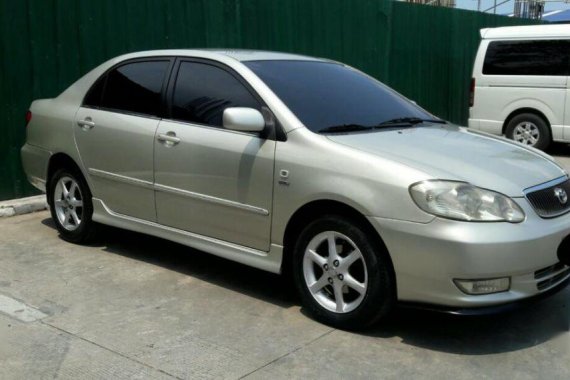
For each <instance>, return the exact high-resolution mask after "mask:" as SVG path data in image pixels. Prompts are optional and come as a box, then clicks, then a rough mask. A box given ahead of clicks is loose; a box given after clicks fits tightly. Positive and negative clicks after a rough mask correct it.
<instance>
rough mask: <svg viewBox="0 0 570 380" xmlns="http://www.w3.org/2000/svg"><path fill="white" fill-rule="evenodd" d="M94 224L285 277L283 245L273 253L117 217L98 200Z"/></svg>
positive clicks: (121, 216)
mask: <svg viewBox="0 0 570 380" xmlns="http://www.w3.org/2000/svg"><path fill="white" fill-rule="evenodd" d="M93 220H94V221H95V222H98V223H102V224H107V225H109V226H113V227H118V228H124V229H126V230H131V231H135V232H140V233H143V234H147V235H152V236H156V237H159V238H163V239H167V240H171V241H174V242H176V243H179V244H183V245H186V246H188V247H192V248H195V249H198V250H200V251H204V252H207V253H210V254H212V255H216V256H220V257H223V258H225V259H228V260H232V261H236V262H238V263H241V264H245V265H248V266H251V267H254V268H258V269H261V270H265V271H268V272H272V273H281V261H282V258H283V247H282V246H280V245H276V244H271V247H270V249H269V252H264V251H259V250H256V249H253V248H249V247H244V246H241V245H238V244H234V243H230V242H227V241H223V240H219V239H215V238H211V237H208V236H203V235H198V234H195V233H192V232H188V231H184V230H179V229H177V228H172V227H167V226H163V225H161V224H158V223H154V222H149V221H146V220H142V219H138V218H133V217H130V216H127V215H122V214H117V213H115V212H113V211H112V210H110V209H109V208H108V207H107V206H106V205H105V203H103V201H102V200H100V199H97V198H93Z"/></svg>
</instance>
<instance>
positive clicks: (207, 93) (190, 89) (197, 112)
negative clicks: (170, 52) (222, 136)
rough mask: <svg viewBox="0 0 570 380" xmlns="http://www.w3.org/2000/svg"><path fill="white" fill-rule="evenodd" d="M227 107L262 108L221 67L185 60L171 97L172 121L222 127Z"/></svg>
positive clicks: (250, 94)
mask: <svg viewBox="0 0 570 380" xmlns="http://www.w3.org/2000/svg"><path fill="white" fill-rule="evenodd" d="M228 107H249V108H255V109H257V110H260V109H261V104H260V102H258V101H257V99H256V98H255V97H254V96H253V95H252V93H251V92H250V91H249V90H248V89H247V88H246V87H245V86H244V85H243V84H242V83H241V81H239V80H238V79H237V78H236V77H235V76H234V75H232V74H231V73H229V72H228V71H226V70H224V69H222V68H221V67H218V66H214V65H211V64H207V63H201V62H190V61H182V62H181V63H180V68H179V70H178V75H177V79H176V84H175V86H174V95H173V98H172V118H173V119H175V120H180V121H186V122H190V123H198V124H204V125H208V126H212V127H222V116H223V113H224V110H225V109H226V108H228Z"/></svg>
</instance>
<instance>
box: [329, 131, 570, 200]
mask: <svg viewBox="0 0 570 380" xmlns="http://www.w3.org/2000/svg"><path fill="white" fill-rule="evenodd" d="M327 137H328V138H329V139H330V140H332V141H334V142H337V143H340V144H344V145H347V146H349V147H352V148H355V149H359V150H362V151H366V152H368V153H372V154H375V155H378V156H381V157H383V158H387V159H390V160H392V161H396V162H399V163H401V164H404V165H406V166H409V167H412V168H414V169H417V170H420V171H422V172H424V173H426V174H428V175H430V176H433V177H434V178H438V179H449V180H457V181H464V182H469V183H471V184H473V185H475V186H479V187H482V188H485V189H489V190H494V191H498V192H500V193H503V194H506V195H508V196H511V197H520V196H523V190H524V189H527V188H529V187H532V186H535V185H538V184H542V183H545V182H548V181H550V180H553V179H555V178H559V177H561V176H564V175H566V173H565V172H564V170H563V169H562V168H561V167H560V166H558V165H557V164H556V163H554V162H553V161H552V160H551V159H549V157H548V156H547V155H546V154H543V153H541V152H538V151H536V150H534V149H530V148H526V147H524V146H521V145H519V144H517V143H515V142H512V141H509V140H506V139H503V138H499V137H494V136H490V135H487V134H482V133H480V132H475V131H473V130H469V129H467V128H461V127H457V126H454V125H439V124H438V125H435V124H434V125H422V126H417V127H411V128H404V129H390V130H378V131H374V132H368V133H350V134H342V135H341V134H338V135H336V134H335V135H327Z"/></svg>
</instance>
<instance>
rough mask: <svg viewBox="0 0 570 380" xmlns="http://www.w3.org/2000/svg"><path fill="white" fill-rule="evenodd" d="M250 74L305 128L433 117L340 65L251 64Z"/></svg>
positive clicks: (285, 62)
mask: <svg viewBox="0 0 570 380" xmlns="http://www.w3.org/2000/svg"><path fill="white" fill-rule="evenodd" d="M245 64H246V65H247V66H248V67H249V68H250V69H252V70H253V71H254V72H255V73H256V74H257V75H258V76H259V77H260V78H261V79H262V80H263V81H264V82H265V83H266V84H267V85H268V86H269V87H270V88H271V89H272V90H273V92H275V93H276V94H277V96H279V98H281V100H282V101H283V102H284V103H285V104H286V105H287V106H288V107H289V109H290V110H291V111H292V112H293V113H294V114H295V115H296V116H297V117H298V118H299V120H301V122H302V123H303V124H304V125H305V126H306V127H307V128H309V129H311V130H312V131H314V132H317V131H319V130H321V129H324V128H327V127H332V126H340V125H345V124H347V125H349V124H357V125H364V126H375V125H378V124H380V123H382V122H385V121H388V120H392V119H396V118H402V117H418V118H422V119H433V116H432V115H430V114H428V113H427V112H426V111H424V110H422V109H421V108H420V107H418V106H416V105H414V104H413V103H411V102H409V101H408V100H407V99H405V98H403V97H402V96H401V95H399V94H398V93H396V92H395V91H393V90H391V89H390V88H389V87H387V86H384V85H383V84H382V83H380V82H378V81H376V80H374V79H372V78H370V77H368V76H366V75H364V74H362V73H360V72H358V71H356V70H354V69H351V68H348V67H346V66H343V65H340V64H336V63H328V62H316V61H251V62H245Z"/></svg>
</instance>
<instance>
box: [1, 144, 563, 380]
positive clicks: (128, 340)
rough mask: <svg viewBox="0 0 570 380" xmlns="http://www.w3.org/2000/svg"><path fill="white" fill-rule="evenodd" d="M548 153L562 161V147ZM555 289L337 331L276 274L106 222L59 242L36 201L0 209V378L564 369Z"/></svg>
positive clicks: (480, 374) (517, 375)
mask: <svg viewBox="0 0 570 380" xmlns="http://www.w3.org/2000/svg"><path fill="white" fill-rule="evenodd" d="M551 153H553V154H556V155H558V156H560V157H559V160H560V162H562V163H563V164H564V165H566V167H567V168H568V169H570V147H567V146H556V147H555V148H554V149H553V150H552V151H551ZM569 301H570V289H566V290H565V291H563V292H561V293H559V294H557V295H556V296H554V297H552V298H550V299H548V300H546V301H544V302H542V303H540V304H537V305H536V306H534V307H531V308H526V309H523V310H520V311H518V312H515V313H510V314H504V315H499V316H492V317H482V318H453V317H449V316H445V315H439V314H431V313H426V312H418V311H413V312H410V311H405V310H399V311H397V312H396V313H395V314H394V315H393V316H392V318H391V319H390V320H388V321H386V322H385V323H384V324H383V325H381V326H377V327H375V328H374V329H372V330H368V331H364V332H361V333H349V332H344V331H339V330H334V329H331V328H329V327H327V326H324V325H321V324H319V323H316V322H314V321H312V320H311V319H310V318H308V317H307V316H306V315H305V314H304V312H303V310H302V309H301V308H300V307H299V304H298V300H297V299H296V297H295V296H294V294H292V292H291V291H290V290H289V287H288V285H287V283H286V282H285V281H284V280H283V279H282V278H280V277H279V276H275V275H272V274H268V273H264V272H261V271H258V270H255V269H251V268H248V267H245V266H242V265H239V264H236V263H232V262H229V261H225V260H223V259H219V258H216V257H213V256H209V255H206V254H204V253H201V252H198V251H195V250H192V249H189V248H186V247H183V246H180V245H177V244H174V243H170V242H167V241H164V240H161V239H157V238H152V237H148V236H144V235H140V234H136V233H131V232H127V231H122V230H117V229H111V228H109V229H108V230H107V233H106V235H105V238H104V239H103V240H102V241H101V243H100V244H96V245H93V246H88V247H86V246H76V245H71V244H68V243H65V242H63V241H62V240H61V239H59V238H58V236H57V233H56V231H55V229H54V226H53V224H52V222H51V220H50V218H49V215H48V213H47V212H40V213H35V214H28V215H24V216H19V217H14V218H5V219H0V309H2V310H4V312H3V313H0V379H32V378H54V377H57V378H65V379H81V378H105V379H115V378H119V379H121V378H125V379H126V378H153V379H154V378H157V379H162V378H164V379H167V378H199V379H204V378H206V379H208V378H230V379H236V378H260V379H262V378H263V379H264V378H271V379H290V378H301V377H303V378H328V379H345V378H351V379H369V378H399V379H406V378H432V379H470V380H471V379H479V378H503V379H510V378H514V379H539V378H548V379H569V378H570V332H569V324H570V310H569V308H570V302H569Z"/></svg>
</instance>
